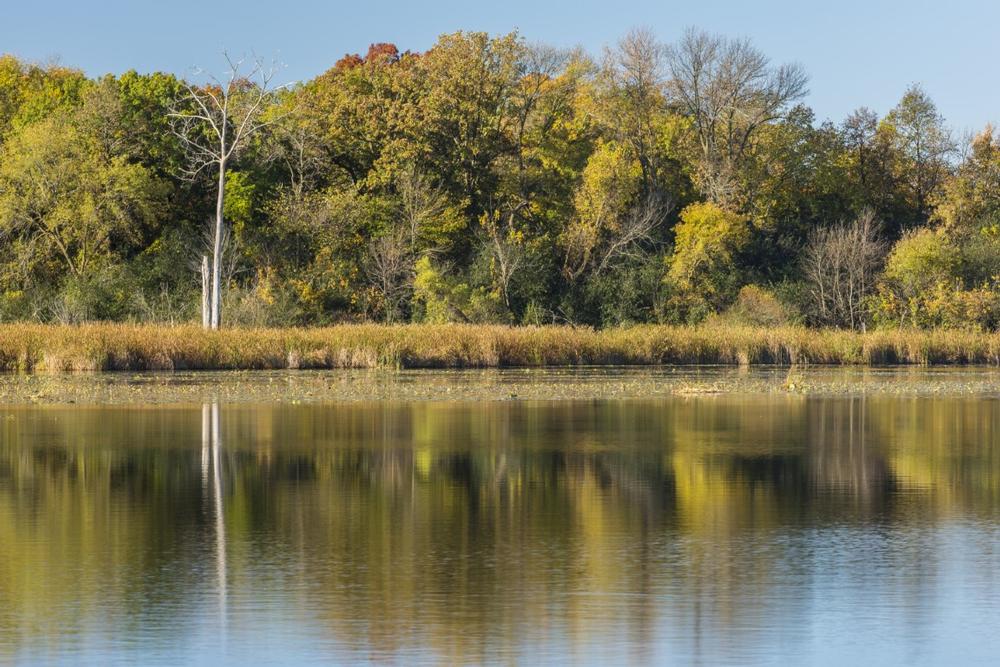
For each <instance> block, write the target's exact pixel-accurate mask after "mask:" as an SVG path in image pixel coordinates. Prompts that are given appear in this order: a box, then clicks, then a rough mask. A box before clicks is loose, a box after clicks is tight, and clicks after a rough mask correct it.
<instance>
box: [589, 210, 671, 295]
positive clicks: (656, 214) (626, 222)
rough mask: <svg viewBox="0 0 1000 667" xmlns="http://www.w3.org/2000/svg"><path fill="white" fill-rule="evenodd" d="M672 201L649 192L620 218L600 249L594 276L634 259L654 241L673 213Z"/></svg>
mask: <svg viewBox="0 0 1000 667" xmlns="http://www.w3.org/2000/svg"><path fill="white" fill-rule="evenodd" d="M673 207H674V205H673V201H672V200H670V199H669V198H667V197H665V196H663V195H660V194H657V193H655V192H652V193H650V194H648V195H646V196H645V197H643V198H642V199H641V200H640V201H639V202H638V203H637V204H636V205H635V206H633V207H632V208H631V209H630V210H629V212H628V213H627V214H626V215H625V216H624V217H623V218H622V220H621V222H620V223H619V224H618V227H617V229H615V230H614V233H613V234H612V235H611V238H610V239H609V240H608V242H607V245H606V246H605V247H604V249H603V253H602V256H601V260H600V261H599V262H598V263H597V267H596V268H595V269H594V273H595V275H596V274H600V273H602V272H603V271H604V270H605V269H608V268H610V267H611V266H613V265H614V264H615V263H616V262H618V261H619V260H624V259H635V258H637V257H640V256H641V255H642V253H643V248H645V247H648V246H650V245H652V244H653V243H654V242H655V241H656V230H657V228H658V227H659V226H660V225H661V224H662V223H663V221H664V220H665V219H666V217H667V214H669V213H670V211H671V210H673Z"/></svg>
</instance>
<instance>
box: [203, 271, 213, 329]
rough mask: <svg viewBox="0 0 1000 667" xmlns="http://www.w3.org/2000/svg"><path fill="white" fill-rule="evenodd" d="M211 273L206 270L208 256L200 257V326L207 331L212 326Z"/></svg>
mask: <svg viewBox="0 0 1000 667" xmlns="http://www.w3.org/2000/svg"><path fill="white" fill-rule="evenodd" d="M211 279H212V276H211V272H210V271H209V268H208V255H202V256H201V326H203V327H204V328H206V329H208V328H209V327H210V326H211V324H212V313H211V310H212V299H211V296H210V293H211V288H210V287H209V285H210V284H211Z"/></svg>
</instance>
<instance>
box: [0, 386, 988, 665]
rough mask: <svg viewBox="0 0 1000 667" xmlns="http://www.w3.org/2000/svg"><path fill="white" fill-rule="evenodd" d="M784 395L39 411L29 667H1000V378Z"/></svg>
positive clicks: (4, 474) (11, 642) (2, 496)
mask: <svg viewBox="0 0 1000 667" xmlns="http://www.w3.org/2000/svg"><path fill="white" fill-rule="evenodd" d="M691 372H693V371H684V373H691ZM826 372H827V371H817V375H816V376H815V377H816V378H819V379H816V383H818V384H816V386H833V384H834V383H832V381H831V380H830V379H829V377H828V376H824V375H822V374H823V373H826ZM838 372H839V371H838ZM532 373H535V374H534V375H533V374H532ZM776 373H777V372H776V371H768V370H763V371H759V374H758V375H753V374H751V376H750V377H749V378H747V376H746V375H745V374H743V375H740V374H739V373H738V372H737V371H731V370H724V371H718V370H717V371H711V372H708V376H707V379H706V377H705V376H698V377H701V380H702V381H703V382H705V383H706V384H705V385H704V386H708V387H719V386H720V385H719V382H720V381H722V380H725V381H732V382H733V383H735V384H733V385H725V387H728V388H730V389H732V388H733V387H736V389H739V387H743V390H732V391H707V390H706V391H702V390H699V391H696V392H693V393H692V394H691V395H687V394H685V393H684V392H674V393H670V392H664V393H662V394H657V395H654V394H655V392H653V391H652V390H651V388H653V387H662V386H666V385H668V384H669V382H671V381H673V382H675V384H676V383H677V382H678V381H679V380H678V376H676V375H670V374H669V373H666V371H621V372H618V373H615V372H610V373H605V372H602V373H595V372H592V371H591V372H586V371H582V372H579V373H576V374H574V373H573V372H565V373H561V374H559V375H558V377H556V376H553V375H552V374H551V373H549V374H545V373H544V372H542V371H538V372H520V373H519V374H507V375H504V374H502V373H501V374H499V375H490V376H482V375H477V374H475V373H472V374H468V373H467V374H461V373H460V374H451V375H449V374H447V373H426V374H423V375H420V374H417V375H409V376H405V375H404V376H399V377H402V378H403V380H399V378H398V377H397V379H396V380H391V379H390V380H386V379H385V378H386V377H388V376H379V377H380V378H381V379H380V380H378V382H376V383H375V384H377V385H378V386H380V387H382V389H381V390H379V391H381V393H378V392H375V393H374V394H373V393H372V392H370V391H369V392H368V393H364V392H362V395H361V396H360V397H358V396H353V400H347V398H348V397H347V396H339V395H338V394H337V393H336V392H335V391H333V390H330V389H329V387H331V386H334V387H340V386H341V385H340V384H338V383H339V382H340V379H338V378H342V375H338V374H337V373H335V372H331V373H325V374H324V373H317V374H314V375H312V376H295V377H300V378H310V379H309V380H308V383H312V384H308V383H307V384H308V387H306V389H302V388H301V387H299V389H301V391H300V392H299V394H301V395H299V394H296V396H298V398H296V399H295V400H281V397H280V395H279V394H275V395H270V394H265V393H261V392H256V393H254V392H250V393H249V394H241V393H239V392H229V393H227V392H226V391H221V390H220V391H218V392H216V394H217V395H218V396H221V398H219V399H218V400H210V396H209V394H210V393H211V392H212V391H213V390H211V387H212V386H216V387H222V386H223V384H222V383H225V382H226V381H227V380H226V378H225V376H224V375H221V376H209V377H212V378H213V380H212V383H209V384H207V385H205V386H203V387H202V389H199V390H198V391H199V392H200V393H197V394H192V393H185V391H186V390H185V391H180V392H179V393H176V392H175V393H169V392H168V393H166V394H164V395H165V396H167V399H166V400H163V401H158V402H157V401H151V400H149V398H150V395H149V394H147V393H142V391H146V389H142V391H140V393H139V395H140V397H141V398H142V400H141V402H138V401H129V400H126V399H122V400H116V401H110V402H104V401H101V402H97V401H91V402H87V401H84V400H80V397H81V396H83V395H84V394H83V393H82V392H77V393H75V394H74V393H72V391H69V390H65V388H64V389H59V390H54V394H55V395H56V397H57V398H59V400H57V401H56V402H55V403H53V402H51V401H48V402H46V401H45V400H41V401H38V402H36V403H34V404H32V403H30V402H29V400H28V398H27V394H26V393H25V392H24V391H22V394H23V395H24V396H25V399H24V400H21V401H14V400H11V401H10V402H8V403H7V404H6V405H0V663H8V662H12V663H27V664H35V663H39V664H79V663H88V664H102V665H106V664H122V665H126V664H127V665H131V664H136V663H137V662H143V663H145V664H165V665H174V664H204V665H217V664H248V663H255V664H307V663H345V662H347V663H350V662H377V663H396V664H401V665H413V664H424V663H431V664H441V663H444V664H456V663H461V664H468V663H482V662H490V663H529V664H539V663H550V664H551V663H557V664H558V663H586V664H595V665H604V664H612V663H634V664H665V663H672V664H677V663H680V664H688V663H702V664H713V665H714V664H748V663H753V664H830V665H842V664H861V663H865V664H880V665H881V664H914V663H918V664H958V663H975V662H984V663H995V660H996V655H997V654H998V652H1000V392H997V391H995V386H996V382H997V380H996V377H997V371H995V370H994V371H984V370H979V371H966V372H963V371H960V370H954V369H952V370H950V371H946V372H945V373H946V375H934V374H933V372H931V371H927V372H924V371H913V370H906V371H893V370H888V371H881V372H879V373H877V374H876V375H875V376H865V377H869V378H870V379H871V378H872V377H874V378H875V380H874V381H873V384H871V385H870V387H871V388H872V390H871V391H862V390H861V389H858V390H851V389H850V387H848V388H847V389H843V388H842V390H841V391H821V392H814V393H795V392H794V391H792V390H779V385H780V386H783V387H786V389H787V387H789V386H791V383H790V382H789V381H787V380H785V379H784V378H785V376H786V375H787V374H788V371H787V369H785V370H782V371H781V372H780V375H781V378H777V375H776ZM668 375H669V377H667V376H668ZM772 376H774V377H772ZM163 377H168V378H169V377H174V376H141V377H139V376H128V377H124V376H112V379H109V380H105V379H104V378H105V376H96V378H95V376H90V379H79V378H77V379H68V380H66V382H69V383H74V382H75V383H78V384H79V383H84V384H86V383H88V382H90V383H106V382H107V383H112V384H115V385H116V386H120V385H122V384H123V383H127V382H132V383H135V384H136V385H137V386H139V387H147V386H148V385H149V384H150V383H153V384H156V383H157V382H165V383H167V384H170V383H171V382H173V380H169V379H167V380H163ZM242 377H243V380H241V381H243V382H248V381H250V382H256V383H257V384H267V385H268V386H270V385H273V384H274V380H273V376H272V379H270V380H267V381H266V382H265V381H264V380H262V379H261V378H265V377H268V376H265V375H258V376H250V380H248V379H247V377H248V376H242ZM280 377H293V376H280ZM483 377H487V380H488V381H485V382H486V385H488V386H489V387H492V389H491V390H490V391H487V390H484V389H482V387H483V386H484V380H483ZM554 377H556V379H555V380H554V379H553V378H554ZM824 377H825V378H826V379H825V380H822V382H826V384H825V385H823V384H822V383H821V382H820V380H821V379H822V378H824ZM253 378H256V379H253ZM414 378H415V379H414ZM470 378H471V379H470ZM671 378H672V379H671ZM720 378H721V380H720ZM740 378H742V379H740ZM331 379H332V380H333V381H334V382H333V385H331ZM689 379H690V378H689ZM855 379H856V378H855ZM397 380H399V381H401V382H403V383H404V384H406V386H410V385H412V384H413V383H416V385H418V386H424V385H427V386H431V385H434V386H435V387H436V389H435V390H434V391H433V392H431V394H432V395H428V396H421V395H412V396H410V395H404V396H403V397H402V398H401V397H400V394H399V392H395V390H392V391H388V392H387V391H385V390H384V387H385V385H386V382H388V383H389V385H390V386H396V385H395V384H393V383H394V382H396V381H397ZM543 380H544V382H543ZM30 381H31V382H36V381H39V380H30ZM289 381H291V380H289ZM295 381H296V382H306V380H295ZM810 381H811V376H810V374H809V372H804V374H803V379H802V380H799V383H800V384H805V385H807V386H808V385H809V383H810ZM908 381H912V383H913V384H912V386H913V387H915V389H914V390H913V391H907V390H906V387H907V386H911V385H907V384H906V382H908ZM24 382H28V380H24ZM636 382H638V383H639V384H638V385H636V384H635V383H636ZM740 382H743V383H744V384H742V385H741V384H739V383H740ZM213 383H214V384H213ZM407 383H409V384H407ZM533 383H534V384H536V385H537V386H544V383H549V384H550V387H551V388H550V389H548V390H545V391H536V392H534V393H532V390H531V386H532V385H533ZM539 383H541V384H539ZM581 383H582V384H581ZM642 383H646V384H645V385H643V384H642ZM203 384H205V383H204V382H203ZM278 384H279V385H280V384H281V382H279V383H278ZM578 385H580V386H584V387H586V388H587V390H586V391H581V392H574V391H573V390H572V389H573V387H575V386H578ZM74 386H76V385H74ZM185 386H186V385H185ZM322 386H325V387H327V390H326V392H327V393H324V391H322V390H321V387H322ZM366 386H368V385H366ZM626 386H628V387H631V390H629V391H625V390H624V389H623V388H625V387H626ZM642 386H647V387H648V388H650V391H646V392H644V391H642V390H641V387H642ZM684 386H695V385H687V384H686V385H684ZM697 386H702V385H697ZM864 386H865V385H864V384H863V383H859V384H858V385H857V387H861V388H862V389H863V388H864ZM206 387H208V388H207V389H206ZM477 387H478V389H477ZM636 387H640V389H637V388H636ZM900 387H902V389H900ZM942 387H944V389H942ZM970 387H971V388H972V389H970ZM991 387H992V388H991ZM748 388H749V390H748ZM452 389H454V391H453V390H452ZM202 390H204V391H202ZM39 391H42V390H39ZM48 391H53V390H48ZM67 391H69V393H66V392H67ZM102 391H104V390H102ZM491 392H492V393H491ZM385 394H389V395H385ZM545 394H550V400H545ZM616 394H617V396H616V397H613V398H607V396H611V395H616ZM11 395H13V394H11V393H8V397H9V396H11ZM70 395H72V398H67V396H70ZM101 395H102V396H103V395H104V394H101ZM125 395H127V392H125ZM373 395H375V396H376V398H372V396H373ZM525 395H527V396H528V397H529V398H521V397H522V396H525ZM32 396H37V394H32ZM306 396H308V397H309V398H310V400H299V398H305V397H306ZM338 396H339V397H338ZM602 396H604V397H602ZM241 397H242V398H241ZM470 397H471V398H470ZM192 398H197V399H198V400H197V401H193V400H192ZM71 400H72V401H74V402H73V403H69V401H71Z"/></svg>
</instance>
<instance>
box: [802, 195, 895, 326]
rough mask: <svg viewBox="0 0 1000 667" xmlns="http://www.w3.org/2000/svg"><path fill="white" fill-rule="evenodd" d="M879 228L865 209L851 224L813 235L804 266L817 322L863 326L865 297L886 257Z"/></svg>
mask: <svg viewBox="0 0 1000 667" xmlns="http://www.w3.org/2000/svg"><path fill="white" fill-rule="evenodd" d="M878 227H879V225H878V222H877V221H876V219H875V214H874V212H872V211H871V210H866V211H864V212H862V213H861V215H859V216H858V217H857V218H856V219H855V220H853V221H852V222H850V223H846V224H840V225H837V226H835V227H828V228H823V229H819V230H817V231H816V232H815V233H814V234H813V237H812V240H811V241H810V242H809V245H808V246H807V247H806V251H805V256H804V260H803V261H804V267H803V268H804V272H805V277H806V281H807V282H808V284H809V295H810V297H811V300H812V305H813V312H812V319H813V320H814V322H815V323H816V324H820V325H826V326H847V327H850V328H852V329H864V327H865V321H866V318H865V308H864V306H865V304H864V302H865V298H866V297H868V295H870V294H871V293H872V291H873V290H874V288H875V280H876V277H877V275H878V271H879V269H880V268H881V265H882V261H883V259H884V257H885V244H884V243H883V242H882V241H881V240H880V239H879V234H878Z"/></svg>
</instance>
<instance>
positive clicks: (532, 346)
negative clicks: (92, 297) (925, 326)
mask: <svg viewBox="0 0 1000 667" xmlns="http://www.w3.org/2000/svg"><path fill="white" fill-rule="evenodd" d="M791 363H798V364H870V365H878V364H920V365H930V364H990V365H997V364H1000V334H994V333H973V332H963V331H905V330H901V331H875V332H870V333H857V332H850V331H834V330H810V329H804V328H799V327H783V328H769V329H760V328H740V327H721V326H705V327H668V326H638V327H631V328H627V329H606V330H602V331H595V330H592V329H587V328H571V327H505V326H477V325H458V324H455V325H434V326H431V325H405V326H381V325H376V324H360V325H342V326H334V327H328V328H322V329H226V330H223V331H218V332H208V331H204V330H202V329H201V328H199V327H196V326H179V327H167V326H143V325H130V324H87V325H82V326H50V325H41V324H7V325H0V369H2V370H7V371H23V372H35V371H104V370H184V369H187V370H194V369H279V368H373V367H403V368H463V367H464V368H468V367H498V366H507V367H510V366H563V365H612V364H640V365H641V364H791Z"/></svg>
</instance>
